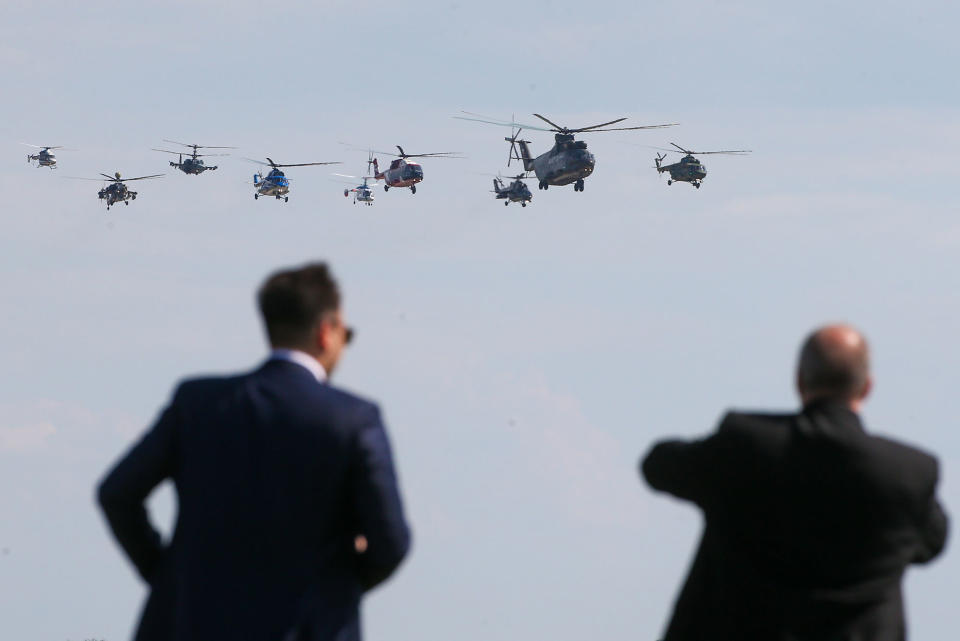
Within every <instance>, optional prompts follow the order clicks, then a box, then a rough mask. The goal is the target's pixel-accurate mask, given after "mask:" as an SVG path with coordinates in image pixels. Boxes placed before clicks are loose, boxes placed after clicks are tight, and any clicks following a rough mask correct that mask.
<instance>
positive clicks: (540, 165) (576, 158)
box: [517, 133, 596, 189]
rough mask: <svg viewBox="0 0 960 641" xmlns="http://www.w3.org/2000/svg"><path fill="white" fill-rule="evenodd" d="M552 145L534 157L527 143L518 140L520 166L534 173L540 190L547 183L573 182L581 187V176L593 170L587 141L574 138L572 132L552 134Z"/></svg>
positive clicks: (587, 174)
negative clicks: (521, 164) (521, 161)
mask: <svg viewBox="0 0 960 641" xmlns="http://www.w3.org/2000/svg"><path fill="white" fill-rule="evenodd" d="M554 139H555V141H556V142H555V144H554V146H553V147H552V148H551V149H550V151H548V152H546V153H544V154H541V155H539V156H537V157H536V158H534V157H533V156H532V154H531V153H530V147H529V146H528V143H526V142H524V141H522V140H520V141H517V144H518V145H519V146H520V153H521V157H522V159H523V168H524V169H526V170H527V171H532V172H534V173H535V174H536V175H537V180H538V181H539V187H540V189H545V188H546V187H547V186H549V185H556V186H558V187H559V186H563V185H569V184H571V183H576V185H577V186H578V188H582V185H583V179H584V178H586V177H587V176H589V175H590V174H592V173H593V168H594V166H595V165H596V158H594V156H593V154H592V153H590V152H589V151H587V143H586V142H585V141H583V140H574V138H573V135H572V134H562V133H558V134H555V135H554Z"/></svg>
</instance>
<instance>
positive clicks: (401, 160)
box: [373, 145, 461, 194]
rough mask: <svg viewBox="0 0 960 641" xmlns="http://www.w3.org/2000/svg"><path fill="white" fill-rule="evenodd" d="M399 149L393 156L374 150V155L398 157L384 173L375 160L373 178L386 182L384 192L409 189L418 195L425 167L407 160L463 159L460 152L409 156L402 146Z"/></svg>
mask: <svg viewBox="0 0 960 641" xmlns="http://www.w3.org/2000/svg"><path fill="white" fill-rule="evenodd" d="M397 149H399V150H400V153H399V154H392V153H389V152H386V151H376V150H375V149H374V150H373V152H374V153H378V154H383V155H385V156H395V157H396V158H395V159H394V160H393V162H391V163H390V167H388V168H387V169H386V170H384V171H380V164H379V163H378V162H377V159H376V158H374V159H373V177H374V178H376V179H377V180H382V181H383V182H384V185H383V190H384V191H390V188H391V187H398V188H402V187H409V188H410V193H413V194H415V193H417V183H418V182H420V181H422V180H423V167H421V166H420V163H418V162H413V161H408V160H407V158H460V157H461V156H460V152H458V151H439V152H435V153H430V154H408V153H406V152H405V151H404V150H403V147H401V146H400V145H397Z"/></svg>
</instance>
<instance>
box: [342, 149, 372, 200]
mask: <svg viewBox="0 0 960 641" xmlns="http://www.w3.org/2000/svg"><path fill="white" fill-rule="evenodd" d="M372 164H373V152H370V156H369V158H367V173H368V174H369V173H370V165H372ZM333 175H334V176H340V177H341V178H350V179H351V181H350V183H349V184H351V185H355V184H356V183H354V182H352V181H353V180H362V181H363V183H362V184H359V185H356V186H355V187H353V188H352V189H344V190H343V196H344V198H349V197H350V194H351V193H352V194H353V204H354V205H356V204H357V201H360V202H362V203H363V204H365V205H367V206H370V205H372V204H373V187H371V186H370V185H368V184H367V181H368V180H376V178H375V177H373V176H351V175H349V174H333ZM341 182H347V181H346V180H344V181H341Z"/></svg>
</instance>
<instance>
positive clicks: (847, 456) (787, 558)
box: [642, 326, 947, 641]
mask: <svg viewBox="0 0 960 641" xmlns="http://www.w3.org/2000/svg"><path fill="white" fill-rule="evenodd" d="M868 364H869V359H868V350H867V344H866V341H865V340H864V338H863V337H862V336H861V335H860V334H859V333H858V332H857V331H856V330H854V329H853V328H850V327H847V326H829V327H824V328H822V329H820V330H818V331H816V332H814V333H813V334H811V335H810V337H809V338H808V339H807V340H806V342H805V343H804V345H803V348H802V350H801V353H800V360H799V366H798V369H797V388H798V391H799V393H800V397H801V399H802V402H803V409H802V410H801V411H800V412H799V413H798V414H757V413H739V412H730V413H729V414H727V415H726V417H724V419H723V420H722V421H721V423H720V427H719V429H718V430H717V432H716V433H714V434H713V435H711V436H709V437H707V438H704V439H702V440H697V441H679V440H672V441H663V442H661V443H658V444H657V445H655V446H654V447H653V449H651V450H650V452H649V453H648V454H647V456H646V458H645V459H644V460H643V463H642V471H643V475H644V476H645V477H646V479H647V482H648V483H649V484H650V486H651V487H653V488H654V489H656V490H660V491H664V492H669V493H670V494H673V495H674V496H676V497H679V498H681V499H685V500H688V501H692V502H693V503H695V504H696V505H697V506H698V507H700V509H702V510H703V512H704V516H705V519H706V525H705V529H704V532H703V536H702V539H701V541H700V548H699V550H698V551H697V554H696V557H695V558H694V560H693V565H692V567H691V568H690V573H689V576H688V577H687V581H686V584H685V585H684V587H683V589H682V591H681V593H680V596H679V597H678V599H677V602H676V605H675V608H674V612H673V617H672V619H671V621H670V624H669V626H668V629H667V632H666V636H665V641H903V640H904V639H905V638H906V632H905V627H906V626H905V623H904V613H903V598H902V594H901V587H900V583H901V579H902V577H903V574H904V572H905V570H906V568H907V566H908V565H910V564H911V563H926V562H928V561H930V560H931V559H933V558H934V557H936V556H937V555H938V554H939V553H940V552H941V550H942V549H943V546H944V543H945V541H946V536H947V518H946V516H945V514H944V512H943V509H942V508H941V506H940V504H939V503H938V502H937V498H936V494H935V492H936V485H937V476H938V471H937V461H936V459H935V458H934V457H932V456H930V455H929V454H926V453H924V452H922V451H920V450H918V449H914V448H912V447H909V446H907V445H903V444H901V443H897V442H895V441H892V440H888V439H885V438H880V437H877V436H871V435H869V434H867V433H866V432H865V431H864V429H863V426H862V424H861V422H860V418H859V416H858V412H859V410H860V407H861V405H862V404H863V402H864V400H865V399H866V397H867V395H868V394H869V392H870V388H871V384H872V383H871V378H870V374H869V366H868Z"/></svg>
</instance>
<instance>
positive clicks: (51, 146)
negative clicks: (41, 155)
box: [20, 142, 66, 149]
mask: <svg viewBox="0 0 960 641" xmlns="http://www.w3.org/2000/svg"><path fill="white" fill-rule="evenodd" d="M20 144H21V145H25V146H27V147H33V148H34V149H66V147H64V146H63V145H31V144H30V143H28V142H22V143H20Z"/></svg>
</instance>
